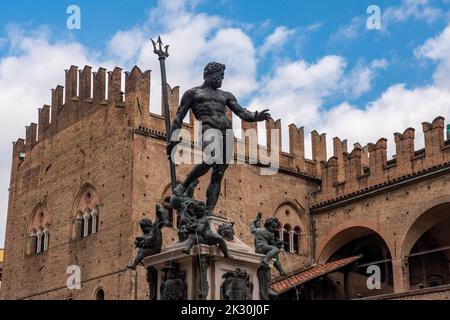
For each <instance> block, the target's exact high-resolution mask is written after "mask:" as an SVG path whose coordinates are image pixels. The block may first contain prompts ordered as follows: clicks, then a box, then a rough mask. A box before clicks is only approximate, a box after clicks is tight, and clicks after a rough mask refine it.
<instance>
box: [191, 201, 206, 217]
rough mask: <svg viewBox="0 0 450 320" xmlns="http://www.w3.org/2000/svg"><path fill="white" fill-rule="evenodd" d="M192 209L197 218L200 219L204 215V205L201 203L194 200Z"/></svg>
mask: <svg viewBox="0 0 450 320" xmlns="http://www.w3.org/2000/svg"><path fill="white" fill-rule="evenodd" d="M192 209H193V211H194V213H195V216H196V217H197V218H201V217H203V216H204V215H205V214H206V204H205V202H203V201H198V200H194V201H193V203H192Z"/></svg>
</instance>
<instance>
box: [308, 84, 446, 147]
mask: <svg viewBox="0 0 450 320" xmlns="http://www.w3.org/2000/svg"><path fill="white" fill-rule="evenodd" d="M439 115H443V116H449V115H450V92H449V91H448V90H440V89H439V88H436V87H433V86H429V87H423V88H416V89H408V88H406V87H405V86H404V85H402V84H397V85H394V86H392V87H390V88H388V89H387V90H386V91H385V92H384V93H383V94H382V95H381V97H380V98H378V99H377V100H375V101H373V102H371V103H369V104H368V105H366V106H365V107H364V108H358V107H357V106H352V105H350V104H348V103H342V104H340V105H338V106H336V107H335V108H332V109H331V110H330V111H328V112H325V113H323V114H322V118H321V120H320V121H319V122H318V123H316V124H315V127H316V128H318V129H319V130H321V131H324V132H327V134H328V138H329V139H328V145H329V150H332V149H331V138H332V137H334V136H339V137H340V138H341V139H348V141H349V143H356V142H359V143H361V144H362V145H365V144H367V143H369V142H372V143H374V142H376V141H377V140H378V139H379V138H381V137H384V138H386V139H388V143H389V149H388V151H389V154H390V155H392V154H394V153H395V145H394V143H393V134H394V133H395V132H403V131H404V130H405V129H406V128H408V127H413V128H415V129H416V149H418V147H421V146H423V135H422V126H421V123H422V122H424V121H427V122H431V121H432V120H434V118H435V117H437V116H439ZM328 153H329V155H331V154H330V151H329V152H328Z"/></svg>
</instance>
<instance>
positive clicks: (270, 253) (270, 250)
mask: <svg viewBox="0 0 450 320" xmlns="http://www.w3.org/2000/svg"><path fill="white" fill-rule="evenodd" d="M264 252H266V255H265V256H264V258H263V259H262V262H263V263H264V264H267V263H269V261H270V260H272V259H273V258H275V257H276V256H277V255H278V254H279V253H280V249H278V248H277V247H274V246H265V247H264Z"/></svg>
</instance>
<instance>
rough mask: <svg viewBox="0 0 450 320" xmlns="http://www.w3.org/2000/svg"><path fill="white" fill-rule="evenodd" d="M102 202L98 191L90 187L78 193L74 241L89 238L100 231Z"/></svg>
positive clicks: (73, 230)
mask: <svg viewBox="0 0 450 320" xmlns="http://www.w3.org/2000/svg"><path fill="white" fill-rule="evenodd" d="M99 203H100V200H99V197H98V194H97V191H95V189H94V188H93V187H92V186H90V185H86V186H84V187H83V188H82V189H81V191H80V192H79V193H78V196H77V201H76V207H75V209H76V211H75V212H76V214H75V217H74V219H73V222H72V239H73V240H77V239H80V238H85V237H88V236H90V235H92V234H95V233H97V232H98V231H99V221H100V211H99V206H100V204H99Z"/></svg>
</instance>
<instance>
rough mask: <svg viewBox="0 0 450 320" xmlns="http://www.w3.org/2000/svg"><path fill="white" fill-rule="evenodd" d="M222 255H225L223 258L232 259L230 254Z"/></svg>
mask: <svg viewBox="0 0 450 320" xmlns="http://www.w3.org/2000/svg"><path fill="white" fill-rule="evenodd" d="M224 257H225V259H230V260H232V259H234V258H233V256H232V255H231V254H227V255H224Z"/></svg>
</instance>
